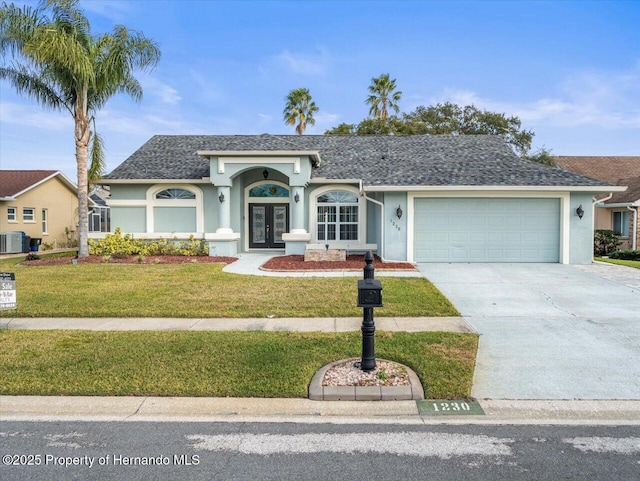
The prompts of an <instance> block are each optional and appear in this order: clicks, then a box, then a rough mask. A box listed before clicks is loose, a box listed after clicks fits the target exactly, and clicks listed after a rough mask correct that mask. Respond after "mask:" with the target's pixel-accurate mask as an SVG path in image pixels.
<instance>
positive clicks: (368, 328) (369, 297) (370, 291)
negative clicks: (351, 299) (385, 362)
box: [358, 251, 382, 372]
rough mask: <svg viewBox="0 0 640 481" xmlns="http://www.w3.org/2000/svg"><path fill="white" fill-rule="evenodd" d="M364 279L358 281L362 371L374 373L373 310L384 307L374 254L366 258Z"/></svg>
mask: <svg viewBox="0 0 640 481" xmlns="http://www.w3.org/2000/svg"><path fill="white" fill-rule="evenodd" d="M364 261H365V263H366V264H365V266H364V279H362V280H359V281H358V307H362V328H361V330H362V359H361V362H360V369H362V370H363V371H367V372H368V371H373V370H374V369H375V368H376V352H375V332H376V325H375V323H374V321H373V308H374V307H382V284H381V283H380V281H378V280H376V279H374V267H373V254H372V253H371V251H368V252H367V253H366V254H365V256H364Z"/></svg>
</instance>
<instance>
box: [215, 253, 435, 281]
mask: <svg viewBox="0 0 640 481" xmlns="http://www.w3.org/2000/svg"><path fill="white" fill-rule="evenodd" d="M280 255H284V253H274V252H242V253H240V254H238V255H237V256H236V257H237V258H238V260H237V261H235V262H232V263H231V264H227V265H226V266H225V267H223V268H222V271H223V272H229V273H231V274H244V275H253V276H271V277H362V276H363V271H361V270H359V271H341V270H335V271H304V272H300V271H288V272H287V271H263V270H262V269H260V266H261V265H262V264H264V263H265V262H267V261H268V260H269V259H271V258H272V257H275V256H280ZM362 267H363V268H364V264H362ZM375 276H376V277H385V276H386V277H422V274H421V273H420V272H418V271H416V270H411V271H402V270H394V271H392V270H387V271H383V270H380V269H378V270H376V271H375Z"/></svg>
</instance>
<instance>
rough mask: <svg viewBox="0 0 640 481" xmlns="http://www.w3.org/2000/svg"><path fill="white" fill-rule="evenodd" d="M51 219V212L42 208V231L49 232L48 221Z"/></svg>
mask: <svg viewBox="0 0 640 481" xmlns="http://www.w3.org/2000/svg"><path fill="white" fill-rule="evenodd" d="M48 220H49V213H48V211H47V209H42V233H43V234H46V233H47V232H49V231H48V230H47V222H48Z"/></svg>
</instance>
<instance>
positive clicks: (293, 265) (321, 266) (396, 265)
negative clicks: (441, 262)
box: [20, 254, 415, 271]
mask: <svg viewBox="0 0 640 481" xmlns="http://www.w3.org/2000/svg"><path fill="white" fill-rule="evenodd" d="M74 259H75V258H74V257H71V256H62V257H43V258H41V259H38V260H32V261H26V260H25V261H23V262H21V263H20V265H23V266H56V265H64V264H71V263H72V261H73V260H74ZM237 260H238V259H237V258H236V257H210V256H137V255H133V256H127V257H123V258H119V259H116V258H114V257H113V256H111V257H108V256H88V257H82V258H79V259H75V261H76V262H77V263H78V264H192V263H193V264H195V263H197V264H218V263H224V264H231V263H232V262H235V261H237ZM364 266H365V262H364V255H355V254H354V255H350V256H347V260H346V261H308V262H305V261H304V256H302V255H290V256H277V257H273V258H272V259H270V260H269V261H267V262H266V263H264V264H263V265H262V269H264V270H267V271H350V270H354V271H355V270H358V271H360V270H362V269H363V268H364ZM373 267H374V268H375V269H379V270H415V267H414V266H413V265H412V264H409V263H408V262H382V260H381V259H380V257H378V256H374V259H373Z"/></svg>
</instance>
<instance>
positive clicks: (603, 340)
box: [418, 264, 640, 399]
mask: <svg viewBox="0 0 640 481" xmlns="http://www.w3.org/2000/svg"><path fill="white" fill-rule="evenodd" d="M418 267H419V269H420V271H421V272H422V273H423V274H424V276H425V277H427V278H428V279H429V280H431V281H432V282H433V283H434V284H435V285H436V287H438V289H440V291H441V292H442V293H443V294H444V295H445V296H447V297H448V298H449V300H450V301H451V302H452V303H453V304H454V306H455V307H456V308H457V309H458V310H459V311H460V313H461V314H462V315H463V317H464V318H465V320H466V321H467V322H468V323H469V324H470V325H471V326H473V327H474V328H475V330H476V331H477V332H479V333H480V334H481V337H480V347H479V352H478V359H477V365H476V371H475V379H474V386H473V389H472V395H473V396H475V397H477V398H480V399H484V398H489V399H640V290H637V289H634V288H632V287H630V286H628V285H626V284H627V283H626V282H624V281H614V280H611V279H612V278H616V276H615V275H613V274H614V273H613V270H615V269H617V268H618V267H621V266H615V265H611V266H610V268H609V270H608V271H607V277H609V279H606V278H604V277H601V276H599V275H596V274H594V273H592V272H586V271H585V270H584V269H581V268H580V267H577V266H571V265H561V264H420V265H419V266H418ZM623 269H628V268H623ZM628 272H629V271H626V270H625V271H624V273H625V274H627V273H628ZM639 275H640V273H639ZM623 277H625V276H623Z"/></svg>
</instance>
